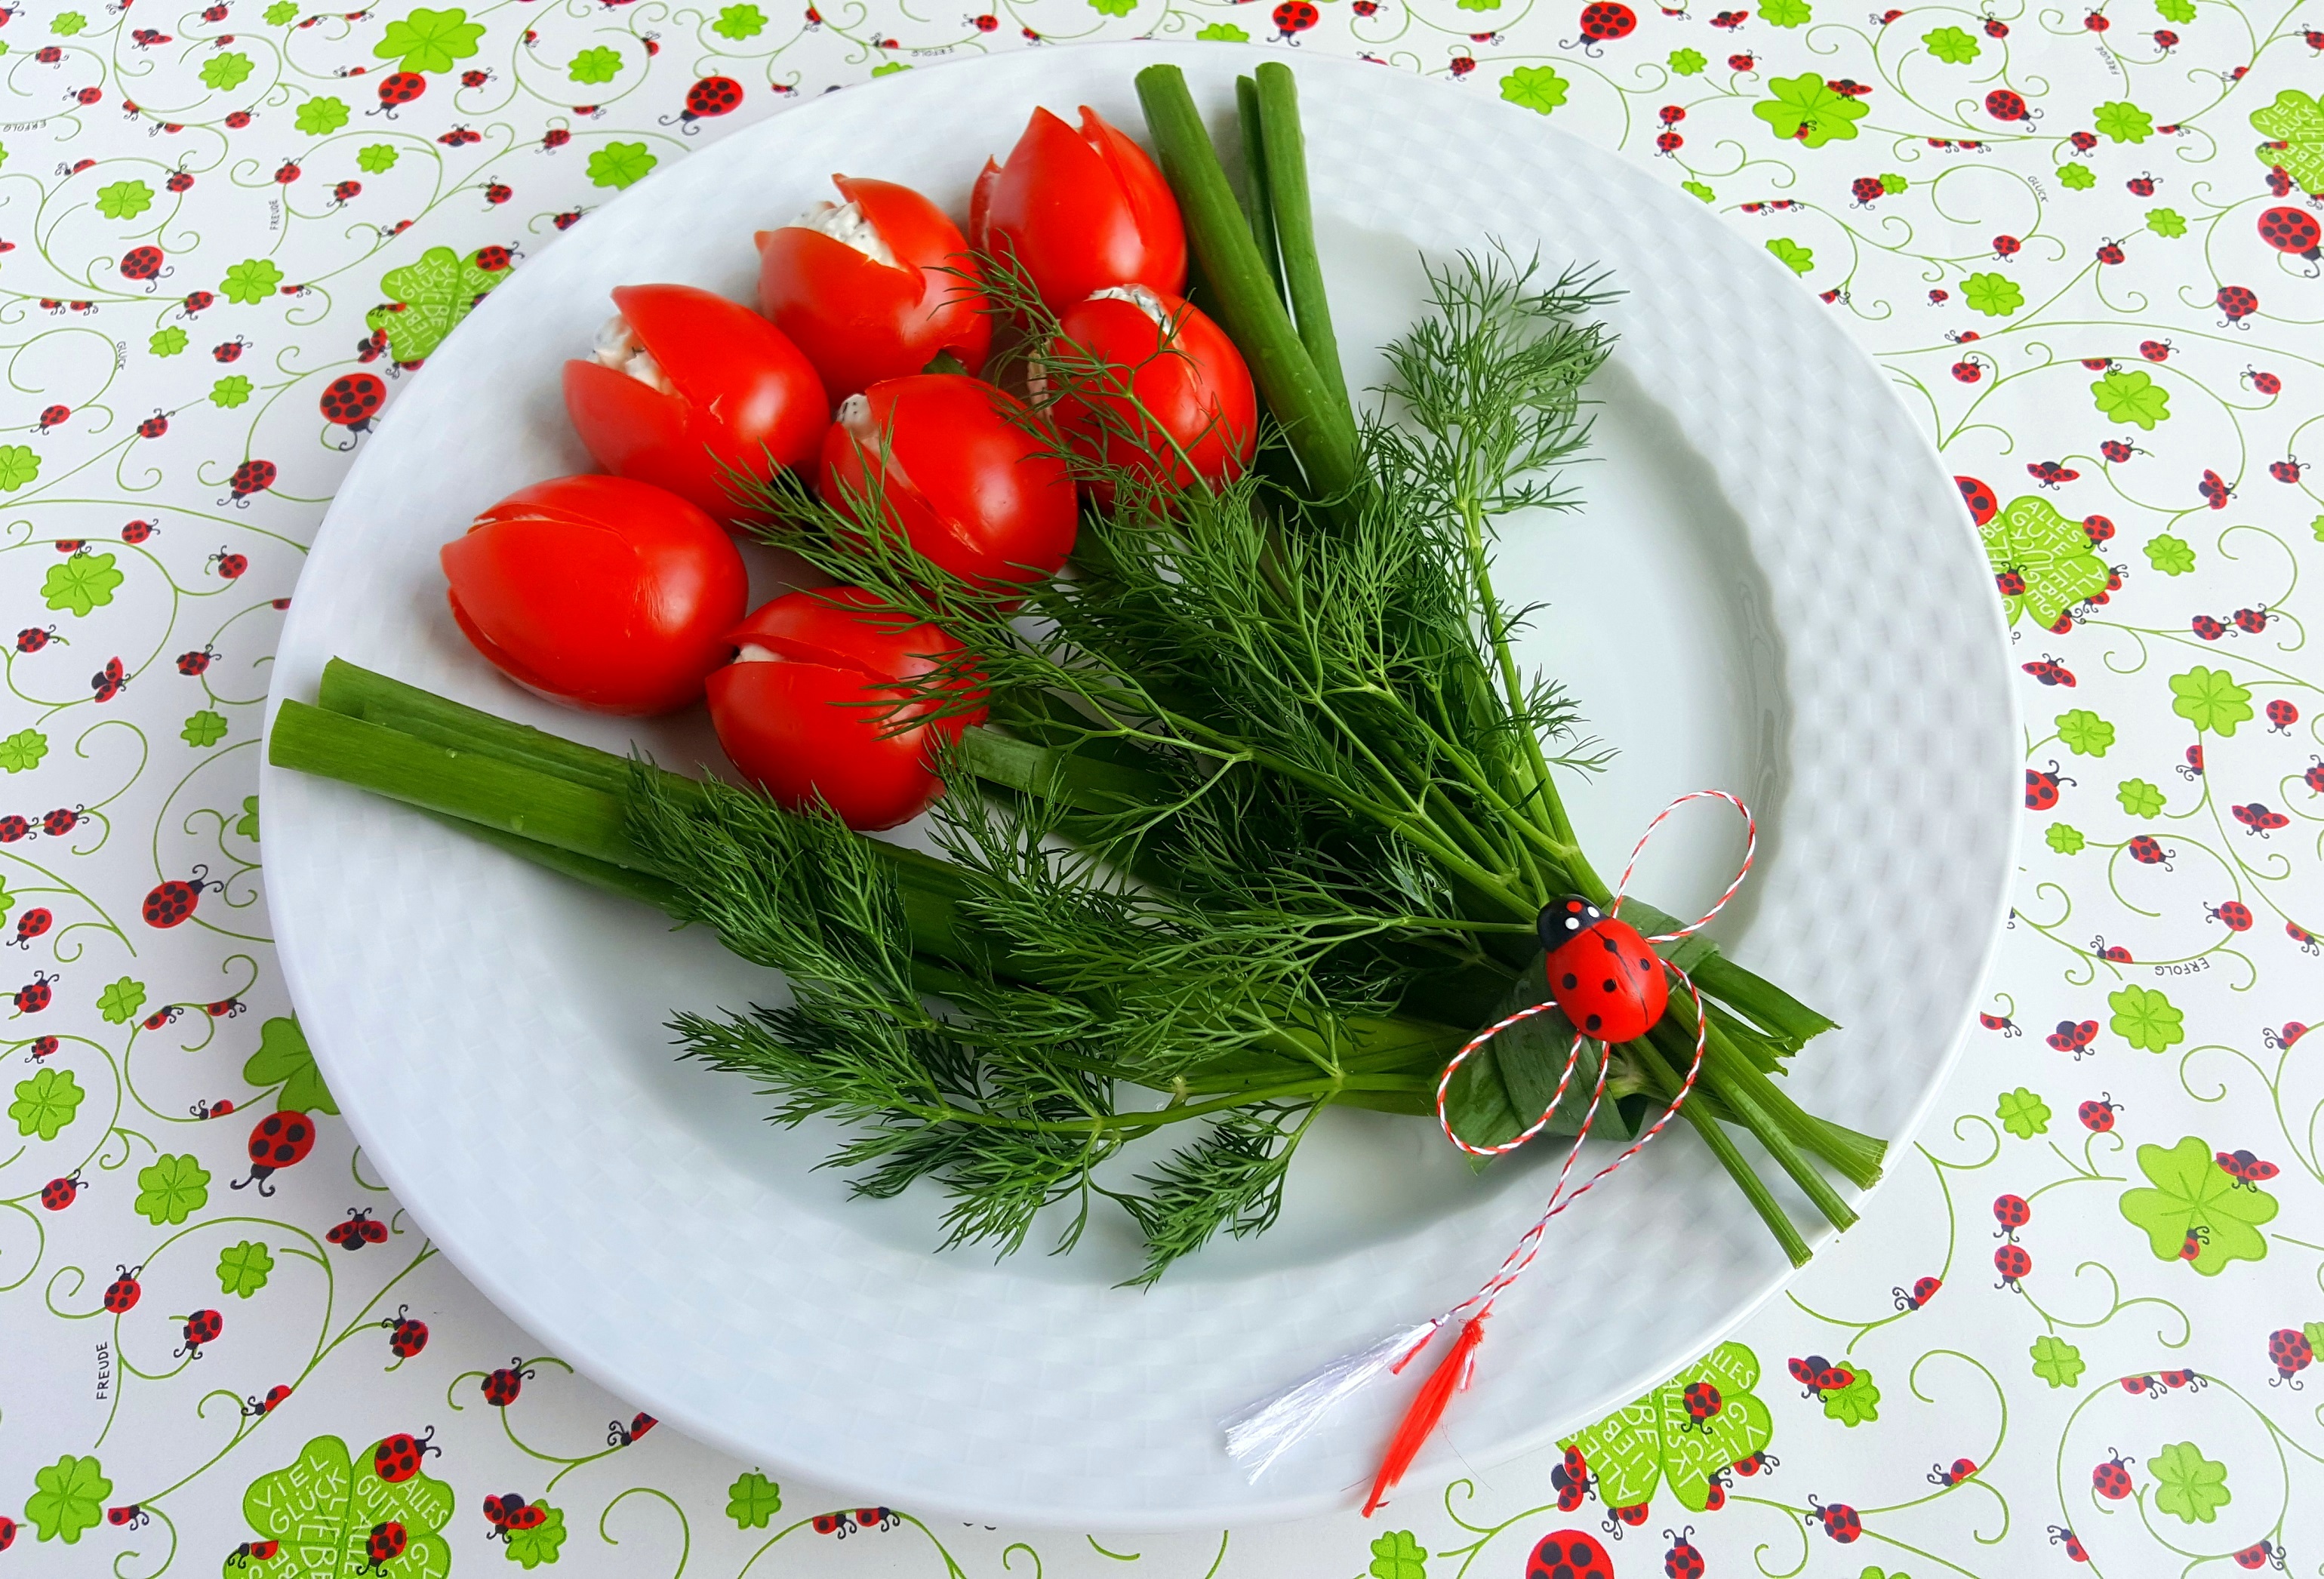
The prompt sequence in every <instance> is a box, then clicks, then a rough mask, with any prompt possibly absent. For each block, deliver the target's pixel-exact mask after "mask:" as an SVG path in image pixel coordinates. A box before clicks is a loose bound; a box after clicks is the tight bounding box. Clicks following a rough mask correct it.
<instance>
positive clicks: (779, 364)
mask: <svg viewBox="0 0 2324 1579" xmlns="http://www.w3.org/2000/svg"><path fill="white" fill-rule="evenodd" d="M613 305H614V307H615V308H616V309H619V310H618V311H617V312H616V313H615V315H614V316H613V318H612V319H609V320H607V322H606V324H605V326H604V328H602V329H600V330H599V331H598V333H597V343H596V346H595V349H594V351H593V352H592V354H591V356H590V357H589V359H588V360H586V361H583V360H577V359H576V360H575V361H571V362H567V364H566V365H565V409H566V411H567V413H568V414H569V415H570V416H571V417H572V419H573V427H574V429H575V431H576V432H577V433H579V434H580V436H581V442H582V443H583V444H585V445H586V446H587V447H588V449H589V453H590V455H591V456H593V457H595V459H596V462H597V464H598V465H599V466H604V468H605V469H606V470H607V471H609V472H612V473H613V475H614V476H621V477H629V478H632V479H633V480H635V481H637V482H641V483H650V484H652V485H654V486H655V487H658V488H666V489H668V490H669V492H671V493H673V494H677V495H678V497H680V498H681V499H685V500H687V502H688V503H692V504H693V505H695V506H696V508H697V509H700V510H703V511H705V512H708V513H709V514H710V515H711V516H712V517H713V518H714V519H715V520H719V521H726V520H731V519H733V518H734V517H735V516H737V515H742V514H747V513H750V512H749V510H748V509H747V508H746V507H745V506H744V505H743V504H742V503H739V502H738V501H737V500H736V499H735V497H734V494H733V476H734V474H740V475H741V476H746V477H750V478H752V479H754V480H756V481H758V482H761V483H763V482H765V481H767V480H768V479H769V478H770V476H772V475H773V472H774V468H775V467H776V466H805V465H807V463H808V462H809V461H810V460H812V459H813V458H814V457H815V454H816V446H817V445H818V444H819V443H820V442H821V440H822V439H823V431H824V429H825V428H826V427H828V426H829V425H830V422H831V402H830V400H829V398H828V397H827V396H826V395H825V392H824V388H823V380H822V376H821V375H820V374H817V373H816V370H815V366H814V364H812V363H811V362H809V361H808V360H807V356H806V355H805V354H804V353H802V352H801V351H800V350H799V348H798V346H795V345H793V344H792V343H791V342H790V340H789V338H788V337H787V336H785V335H784V333H783V332H782V330H780V329H779V328H776V327H775V326H774V325H772V324H770V323H769V322H768V321H767V320H766V319H763V318H761V317H760V316H759V315H758V314H757V313H755V312H752V310H751V309H749V308H747V307H744V306H742V304H741V303H740V302H734V301H729V300H726V299H725V298H724V297H723V296H718V295H715V294H713V293H712V292H710V291H698V290H696V288H695V287H693V286H691V285H624V286H622V287H620V288H619V289H617V290H616V291H614V292H613Z"/></svg>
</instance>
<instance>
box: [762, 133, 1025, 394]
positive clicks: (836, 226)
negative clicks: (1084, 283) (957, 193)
mask: <svg viewBox="0 0 2324 1579" xmlns="http://www.w3.org/2000/svg"><path fill="white" fill-rule="evenodd" d="M831 181H832V185H834V186H835V187H837V188H838V189H839V195H840V196H841V197H843V198H844V199H846V202H845V204H844V205H841V206H835V205H833V204H830V203H818V204H816V207H815V209H814V210H813V211H812V212H810V213H808V214H807V215H804V216H802V217H800V218H799V219H798V221H797V222H796V223H794V224H790V225H786V226H783V227H782V228H781V229H780V230H762V231H761V232H759V235H758V242H759V310H760V311H761V312H763V313H765V314H766V315H767V316H768V317H769V318H770V319H774V320H775V327H776V328H779V329H780V330H782V331H783V333H785V334H787V335H788V336H789V337H791V339H792V340H793V341H794V342H795V343H796V344H797V345H798V348H799V349H800V350H802V351H804V352H806V353H807V360H808V361H810V362H812V363H814V364H815V365H816V372H818V373H820V374H823V384H824V388H825V390H827V391H828V392H830V394H831V397H832V399H834V400H844V399H845V398H846V397H847V396H849V395H852V394H860V393H862V392H863V390H864V389H865V388H866V387H868V386H869V385H871V384H874V383H879V382H880V381H881V379H883V378H904V377H908V376H909V375H910V374H915V373H918V372H919V371H920V369H922V368H923V367H926V366H927V365H928V364H929V363H930V362H932V361H934V360H935V359H936V354H937V353H938V352H940V351H949V352H951V353H952V354H953V356H954V357H955V358H956V359H958V361H959V362H960V364H961V365H962V366H963V367H964V368H965V369H966V370H967V371H968V372H971V373H975V372H978V371H980V370H981V369H982V367H983V366H984V357H985V354H986V353H987V352H989V351H990V350H991V348H992V320H991V318H990V317H988V316H987V314H986V307H987V305H988V304H987V302H986V300H985V297H984V293H983V292H982V291H979V290H977V289H976V288H975V287H974V286H973V285H972V284H970V283H969V282H967V281H965V280H964V279H962V278H961V277H960V276H959V275H958V274H956V273H954V272H952V271H954V270H955V269H963V268H966V267H969V266H970V265H971V263H972V260H971V258H970V256H969V251H968V242H967V241H966V240H965V239H964V237H963V236H962V235H961V234H960V229H959V227H958V226H955V225H954V224H953V222H952V221H951V220H949V219H947V218H945V215H944V210H943V209H941V208H937V207H936V205H935V204H934V203H931V202H929V201H928V200H927V199H926V198H924V197H922V196H920V194H919V193H918V192H916V191H914V190H912V189H911V188H909V187H899V186H898V185H896V184H895V183H894V182H892V181H875V180H859V179H856V178H853V177H850V176H844V175H835V176H834V177H832V178H831Z"/></svg>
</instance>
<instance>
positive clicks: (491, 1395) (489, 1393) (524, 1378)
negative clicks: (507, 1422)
mask: <svg viewBox="0 0 2324 1579" xmlns="http://www.w3.org/2000/svg"><path fill="white" fill-rule="evenodd" d="M530 1380H532V1371H530V1369H529V1368H528V1367H527V1366H526V1364H525V1362H523V1361H522V1360H521V1359H512V1360H511V1361H510V1362H508V1363H507V1364H506V1365H504V1366H503V1367H501V1368H500V1369H499V1370H497V1371H489V1372H487V1373H486V1374H485V1376H484V1381H483V1383H482V1384H481V1385H482V1386H483V1388H484V1401H485V1402H486V1403H488V1404H490V1405H492V1406H493V1408H496V1409H504V1408H508V1407H509V1405H511V1404H512V1403H514V1402H516V1400H517V1396H518V1395H519V1394H520V1393H521V1392H523V1391H524V1384H525V1383H526V1382H528V1381H530Z"/></svg>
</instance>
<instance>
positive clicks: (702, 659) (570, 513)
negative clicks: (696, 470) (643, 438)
mask: <svg viewBox="0 0 2324 1579" xmlns="http://www.w3.org/2000/svg"><path fill="white" fill-rule="evenodd" d="M441 559H442V562H443V566H444V575H445V577H446V578H447V580H448V581H449V582H450V586H449V588H448V590H447V597H448V599H449V600H450V603H451V605H452V618H453V619H454V620H455V621H457V622H458V623H459V626H460V630H461V632H462V633H464V634H465V635H466V637H467V638H468V640H469V641H470V642H472V643H474V644H475V649H476V651H479V652H481V653H483V654H484V656H485V657H486V658H488V659H490V660H492V661H493V665H494V666H495V667H497V668H498V669H500V670H501V672H502V673H503V674H505V675H507V676H508V677H509V678H510V679H513V680H515V681H516V682H517V683H518V684H520V685H522V686H526V687H528V688H530V689H532V690H535V691H538V692H539V693H541V694H542V695H543V696H546V697H550V698H552V699H553V700H557V701H561V702H565V703H567V704H569V705H571V706H576V707H586V708H588V709H589V710H591V711H593V712H599V713H617V714H623V715H628V716H645V715H649V714H654V713H667V712H669V711H671V710H673V709H675V708H678V707H683V706H686V705H687V703H688V702H691V701H693V700H695V699H696V697H700V696H701V695H702V684H703V681H704V679H705V678H706V677H707V676H708V675H709V674H710V672H711V671H712V670H713V669H716V668H717V667H718V666H719V665H720V664H722V663H724V661H725V660H726V658H727V655H728V652H729V651H730V650H731V644H730V643H729V642H728V641H727V639H726V635H727V633H728V632H729V631H731V630H732V629H733V626H734V622H735V621H737V620H739V619H740V618H742V611H743V610H744V608H746V607H747V606H748V605H749V602H750V578H749V576H748V575H747V574H746V572H745V571H744V569H743V567H742V555H741V554H740V553H739V552H738V551H736V549H735V547H734V543H733V539H731V538H729V537H728V536H727V535H726V532H725V531H724V528H722V527H721V526H719V524H718V523H717V522H715V521H713V520H711V519H710V517H709V516H707V515H705V513H703V512H701V511H700V510H697V509H696V508H695V507H694V506H693V505H692V504H689V503H687V502H686V501H685V500H683V499H681V498H679V497H678V496H677V495H676V494H669V493H666V492H664V491H663V490H661V489H659V488H655V487H650V486H649V485H646V484H644V483H639V482H632V481H631V480H630V479H628V478H626V477H607V476H571V477H555V478H552V479H550V480H549V481H548V482H545V483H535V484H534V485H532V486H530V487H529V488H522V489H520V490H518V491H517V492H516V493H513V494H510V495H509V496H508V497H507V498H505V499H503V500H502V501H501V502H500V503H497V504H495V505H493V507H492V508H491V509H489V510H487V511H485V512H484V513H483V514H481V515H479V516H477V517H476V519H475V522H474V524H472V525H471V526H470V527H469V528H468V530H467V531H466V533H465V534H464V535H462V536H460V537H457V538H455V539H453V540H451V541H450V542H448V543H446V544H445V545H444V548H443V551H442V555H441Z"/></svg>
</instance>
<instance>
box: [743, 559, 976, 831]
mask: <svg viewBox="0 0 2324 1579" xmlns="http://www.w3.org/2000/svg"><path fill="white" fill-rule="evenodd" d="M878 608H879V600H878V599H877V598H876V597H875V596H873V595H872V594H871V593H869V592H866V591H864V590H863V589H862V588H861V587H855V586H844V587H839V588H836V589H834V590H832V591H829V592H792V593H786V594H785V595H784V596H781V597H779V598H776V599H775V600H774V601H773V602H771V603H769V604H766V605H762V606H761V607H760V608H758V609H757V610H755V611H753V612H752V615H751V617H750V618H749V619H747V620H745V621H743V622H742V623H741V624H740V625H738V626H736V627H735V628H734V629H733V630H732V631H731V632H729V633H727V641H728V642H729V644H730V645H731V646H733V648H735V649H737V651H736V655H735V658H734V661H733V662H732V663H730V664H728V665H727V666H726V667H725V668H724V669H720V670H718V672H717V673H715V674H714V675H712V676H711V677H710V719H711V722H712V723H713V724H714V725H716V727H717V730H718V743H719V744H720V745H722V746H724V748H725V750H726V754H727V756H728V757H730V758H731V759H733V763H734V765H735V766H736V767H737V768H739V769H741V770H742V772H743V774H744V775H745V776H746V777H748V778H749V779H751V780H754V781H755V782H757V783H758V784H760V785H761V786H763V787H764V788H765V789H766V791H767V792H768V793H769V794H770V795H771V796H773V797H774V798H775V799H776V800H777V801H779V802H780V803H781V804H782V805H784V806H787V807H788V808H791V809H792V810H794V811H802V810H807V809H809V808H813V807H815V806H816V805H818V804H821V805H825V806H828V807H829V808H831V810H832V812H833V813H834V814H835V815H836V816H837V817H839V818H840V819H841V820H842V821H843V822H844V823H846V824H847V826H850V827H852V828H856V829H860V830H869V829H875V828H888V827H893V826H896V825H897V824H898V823H900V822H907V821H909V820H910V819H911V818H913V817H918V815H919V814H920V813H921V812H922V811H925V810H926V809H927V807H928V805H929V803H930V802H932V801H933V800H935V799H936V797H937V796H938V795H939V794H941V793H942V792H943V790H944V780H942V779H940V778H938V777H937V775H936V760H935V759H936V747H937V744H938V743H939V742H943V741H950V740H956V739H958V738H959V736H960V732H961V730H962V729H963V728H964V727H965V726H966V725H970V724H973V723H977V722H979V721H981V720H982V718H983V716H984V711H983V709H982V707H974V708H970V709H965V710H963V711H960V712H954V713H951V714H949V715H945V716H937V715H939V714H942V713H943V706H942V704H941V703H940V702H939V700H938V699H937V698H936V697H932V696H929V695H927V692H926V690H925V687H926V686H927V685H928V683H929V677H931V676H934V675H936V674H938V673H940V672H941V671H942V670H943V669H945V666H946V664H947V663H949V662H954V661H956V660H957V655H958V653H959V652H960V651H961V648H960V644H959V643H958V642H954V640H953V639H952V638H951V637H950V636H947V635H945V633H943V632H942V631H939V630H938V629H936V627H935V626H934V625H908V626H902V627H900V628H899V626H898V624H897V623H896V622H895V620H894V619H893V618H891V617H890V616H888V615H885V614H881V613H879V612H877V610H878ZM959 683H960V684H961V686H962V687H963V688H965V687H966V684H967V682H965V681H962V682H959ZM916 685H917V686H918V687H920V688H919V689H916V688H915V687H916ZM882 703H886V704H888V705H887V706H881V705H880V704H882Z"/></svg>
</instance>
